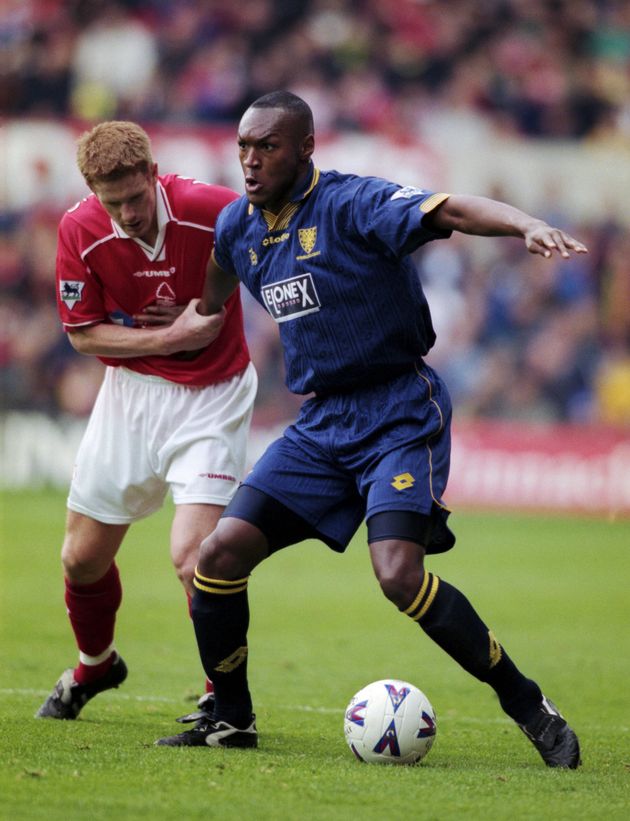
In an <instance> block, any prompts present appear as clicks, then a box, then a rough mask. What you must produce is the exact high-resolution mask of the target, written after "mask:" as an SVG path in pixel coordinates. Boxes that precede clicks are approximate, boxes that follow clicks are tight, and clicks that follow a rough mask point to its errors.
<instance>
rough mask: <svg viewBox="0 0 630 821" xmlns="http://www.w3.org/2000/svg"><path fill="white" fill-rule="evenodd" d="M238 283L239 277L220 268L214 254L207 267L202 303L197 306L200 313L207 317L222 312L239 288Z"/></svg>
mask: <svg viewBox="0 0 630 821" xmlns="http://www.w3.org/2000/svg"><path fill="white" fill-rule="evenodd" d="M238 282H239V280H238V277H236V276H234V274H228V272H227V271H224V270H223V268H220V267H219V265H218V264H217V262H216V260H215V258H214V254H212V255H211V256H210V259H209V261H208V265H207V267H206V281H205V284H204V288H203V294H202V297H201V301H200V303H199V305H198V306H197V310H198V311H199V313H200V314H204V315H207V314H214V313H217V312H218V311H220V310H221V309H222V308H223V306H224V305H225V302H226V300H227V299H228V298H229V297H230V296H231V294H232V293H234V291H235V290H236V288H237V287H238Z"/></svg>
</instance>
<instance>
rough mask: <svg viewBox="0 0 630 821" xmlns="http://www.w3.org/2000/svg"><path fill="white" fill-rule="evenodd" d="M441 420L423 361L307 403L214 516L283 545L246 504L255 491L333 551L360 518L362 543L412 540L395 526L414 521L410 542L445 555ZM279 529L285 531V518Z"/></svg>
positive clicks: (437, 388)
mask: <svg viewBox="0 0 630 821" xmlns="http://www.w3.org/2000/svg"><path fill="white" fill-rule="evenodd" d="M450 422H451V401H450V397H449V394H448V391H447V389H446V386H445V385H444V383H443V382H442V380H441V379H440V378H439V376H438V375H437V374H436V373H435V372H434V371H433V370H432V369H431V368H430V367H428V366H427V365H425V364H423V363H421V364H419V365H418V366H417V368H416V369H414V370H413V371H410V372H407V373H405V374H403V375H402V376H397V377H396V378H394V379H392V380H391V381H390V382H386V383H380V384H377V385H371V386H368V387H363V388H359V389H355V390H353V391H352V392H348V393H339V394H333V395H330V396H326V397H315V398H313V399H309V400H307V401H306V402H305V403H304V405H303V406H302V408H301V410H300V414H299V417H298V419H297V421H296V422H295V424H293V425H291V426H290V427H288V428H287V429H286V430H285V431H284V434H283V436H282V437H281V438H280V439H277V440H276V441H275V442H273V443H272V444H271V445H270V446H269V448H267V450H266V451H265V453H264V454H263V456H262V457H261V458H260V459H259V460H258V462H257V463H256V465H255V466H254V468H253V470H252V472H251V473H250V474H249V475H248V476H247V478H246V479H245V481H244V482H243V484H242V485H241V488H240V489H239V490H238V491H237V493H236V496H235V498H234V500H233V501H232V502H231V503H230V505H229V506H228V508H227V509H226V511H225V514H224V515H226V516H236V517H237V518H242V519H245V520H247V521H250V522H251V523H252V524H255V525H257V526H258V527H260V529H261V530H263V532H265V533H266V534H267V535H270V531H271V530H273V531H274V538H273V542H275V543H276V546H284V545H283V544H280V542H282V535H281V534H282V530H283V522H282V521H279V522H276V524H275V525H273V524H271V518H272V517H271V516H270V515H269V511H268V512H267V515H266V516H265V515H264V513H263V512H261V507H260V505H259V504H258V503H257V502H256V501H253V502H252V499H253V498H254V497H255V496H258V499H260V498H264V497H263V496H262V494H264V495H265V496H267V497H269V496H270V497H272V498H273V499H275V500H276V501H277V502H279V503H280V504H281V505H282V506H283V508H288V510H289V511H291V512H292V513H293V514H296V517H295V518H296V519H297V520H302V521H303V522H304V523H305V524H306V525H307V527H306V529H305V530H304V533H303V535H302V536H301V538H306V537H307V536H316V537H319V538H320V539H322V540H323V541H324V542H326V544H328V545H329V546H330V547H332V548H333V549H335V550H338V551H343V550H345V548H346V547H347V545H348V543H349V542H350V540H351V539H352V536H353V535H354V533H355V532H356V530H357V528H358V527H359V525H360V524H361V522H362V521H363V520H364V519H367V521H368V540H369V541H378V540H383V539H387V538H412V537H411V536H410V534H409V533H407V531H406V528H405V526H402V531H401V525H400V522H404V521H412V522H413V521H415V522H421V523H423V528H422V533H420V534H419V535H417V536H415V537H413V538H412V540H414V541H418V542H419V543H421V544H423V546H425V547H426V548H427V552H430V553H431V552H441V551H443V550H447V549H449V547H452V545H453V543H454V538H453V536H452V534H451V533H450V531H449V530H448V528H447V527H446V519H447V517H448V510H447V509H446V508H445V506H444V505H443V503H442V494H443V493H444V490H445V488H446V482H447V479H448V471H449V462H450ZM246 488H253V489H255V490H256V491H259V492H260V493H259V494H253V493H251V492H248V491H247V490H246ZM280 510H281V509H280ZM393 512H399V513H402V514H407V515H406V516H404V515H403V516H402V517H401V516H394V515H392V514H393ZM409 514H416V515H415V516H409ZM418 514H419V515H418ZM278 515H281V514H278ZM278 515H276V517H275V518H276V519H278ZM285 529H286V530H287V531H290V532H292V533H293V532H294V528H293V527H292V525H291V523H290V522H289V521H288V520H287V521H286V524H285ZM295 532H297V531H295ZM295 540H297V539H295ZM285 543H286V544H289V543H291V542H290V541H287V540H286V539H285ZM273 547H274V545H273V544H272V549H273Z"/></svg>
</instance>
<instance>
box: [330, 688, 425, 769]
mask: <svg viewBox="0 0 630 821" xmlns="http://www.w3.org/2000/svg"><path fill="white" fill-rule="evenodd" d="M344 732H345V736H346V741H347V743H348V746H349V747H350V749H351V750H352V752H353V753H354V754H355V756H356V757H357V758H358V759H359V760H360V761H367V762H368V763H370V764H416V763H417V762H418V761H420V760H421V759H422V758H424V757H425V755H426V754H427V753H428V752H429V750H430V749H431V747H432V746H433V742H434V741H435V733H436V721H435V712H434V710H433V707H432V706H431V702H430V701H429V699H428V698H427V697H426V696H425V694H424V693H423V692H422V691H421V690H419V689H418V688H417V687H414V685H413V684H409V682H407V681H400V680H398V679H383V680H381V681H373V682H372V683H371V684H368V685H367V686H365V687H363V688H362V689H361V690H359V691H358V693H355V695H354V696H352V698H351V699H350V703H349V704H348V706H347V708H346V713H345V718H344Z"/></svg>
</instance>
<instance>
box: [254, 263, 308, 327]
mask: <svg viewBox="0 0 630 821" xmlns="http://www.w3.org/2000/svg"><path fill="white" fill-rule="evenodd" d="M261 295H262V299H263V304H264V305H265V307H266V308H267V310H268V311H269V313H270V314H271V316H272V317H273V318H274V319H275V320H276V322H287V321H288V320H290V319H297V318H298V317H300V316H305V315H306V314H312V313H314V312H315V311H319V309H320V308H321V303H320V301H319V297H318V296H317V291H316V290H315V283H314V282H313V277H312V276H311V274H310V273H306V274H300V275H299V276H295V277H291V278H290V279H284V280H282V281H281V282H274V283H272V284H270V285H263V287H262V288H261Z"/></svg>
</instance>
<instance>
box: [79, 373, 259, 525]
mask: <svg viewBox="0 0 630 821" xmlns="http://www.w3.org/2000/svg"><path fill="white" fill-rule="evenodd" d="M257 386H258V379H257V376H256V370H255V369H254V366H253V365H252V364H251V363H250V364H249V365H248V367H247V368H246V369H245V370H244V371H243V373H241V374H238V375H237V376H234V377H233V378H232V379H230V380H228V381H226V382H219V383H218V384H216V385H210V386H209V387H207V388H190V387H187V386H186V385H178V384H176V383H174V382H169V381H167V380H165V379H162V378H160V377H157V376H144V375H142V374H138V373H135V372H134V371H130V370H127V369H126V368H122V367H117V368H113V367H108V368H106V370H105V378H104V380H103V384H102V385H101V388H100V391H99V394H98V397H97V399H96V402H95V404H94V408H93V410H92V414H91V416H90V419H89V422H88V425H87V428H86V431H85V434H84V436H83V439H82V441H81V444H80V445H79V451H78V453H77V459H76V464H75V469H74V475H73V477H72V483H71V485H70V492H69V495H68V508H69V509H70V510H74V511H76V512H78V513H83V514H85V515H86V516H89V517H90V518H92V519H96V520H97V521H99V522H105V523H106V524H130V523H131V522H134V521H136V520H137V519H141V518H143V517H144V516H148V515H149V514H151V513H153V512H154V511H156V510H158V509H159V508H160V507H161V506H162V504H163V503H164V499H165V497H166V493H167V491H168V489H169V487H170V489H171V493H172V496H173V501H174V502H175V504H177V505H179V504H211V505H227V503H228V502H229V501H230V499H231V498H232V496H233V495H234V493H235V492H236V488H237V487H238V484H239V482H240V481H241V480H242V478H243V474H244V471H245V459H246V453H247V436H248V433H249V425H250V422H251V417H252V410H253V405H254V399H255V396H256V389H257Z"/></svg>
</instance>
